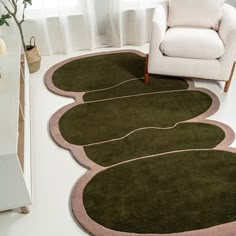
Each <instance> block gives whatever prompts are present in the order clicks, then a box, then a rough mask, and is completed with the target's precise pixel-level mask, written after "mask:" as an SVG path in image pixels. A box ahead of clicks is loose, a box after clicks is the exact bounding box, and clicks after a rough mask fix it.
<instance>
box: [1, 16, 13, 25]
mask: <svg viewBox="0 0 236 236" xmlns="http://www.w3.org/2000/svg"><path fill="white" fill-rule="evenodd" d="M10 18H11V15H10V14H2V15H1V16H0V26H2V25H4V24H5V25H7V26H9V23H8V20H9V19H10Z"/></svg>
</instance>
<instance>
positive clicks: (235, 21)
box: [218, 4, 236, 66]
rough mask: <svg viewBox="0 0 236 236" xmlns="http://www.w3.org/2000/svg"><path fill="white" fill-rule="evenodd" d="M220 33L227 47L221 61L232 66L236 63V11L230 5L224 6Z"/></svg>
mask: <svg viewBox="0 0 236 236" xmlns="http://www.w3.org/2000/svg"><path fill="white" fill-rule="evenodd" d="M218 33H219V36H220V37H221V39H222V41H223V43H224V46H225V54H224V55H223V56H222V57H221V58H220V61H221V62H222V63H227V64H228V63H229V64H230V66H232V64H233V62H234V61H236V9H235V8H234V7H232V6H230V5H228V4H225V5H224V9H223V15H222V19H221V23H220V28H219V32H218Z"/></svg>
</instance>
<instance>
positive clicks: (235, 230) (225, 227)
mask: <svg viewBox="0 0 236 236" xmlns="http://www.w3.org/2000/svg"><path fill="white" fill-rule="evenodd" d="M127 52H131V53H135V54H137V55H140V56H142V57H145V56H146V54H143V53H142V52H139V51H136V50H118V51H109V52H101V53H92V54H87V55H83V56H79V57H74V58H70V59H68V60H65V61H62V62H59V63H58V64H56V65H54V66H53V67H51V68H50V69H49V70H48V71H47V73H46V74H45V83H46V86H47V88H48V89H49V90H50V91H52V92H53V93H55V94H58V95H61V96H65V97H71V98H74V99H75V102H74V103H72V104H69V105H67V106H65V107H63V108H61V109H60V110H58V111H57V112H56V113H55V114H54V115H53V116H52V118H51V119H50V122H49V130H50V134H51V136H52V138H53V139H54V141H55V142H56V143H57V144H58V145H59V146H60V147H62V148H64V149H67V150H69V151H70V152H71V153H72V155H73V157H74V158H75V159H76V160H77V162H78V163H79V164H81V165H82V166H84V167H86V168H87V169H88V171H87V173H86V174H85V175H84V176H82V177H81V178H80V179H79V180H78V182H77V183H76V184H75V186H74V188H73V190H72V193H71V206H72V211H73V214H74V216H75V218H76V220H77V221H78V222H79V223H80V224H81V225H82V226H83V227H84V229H85V230H86V231H87V232H89V233H90V234H92V235H95V236H163V235H171V236H209V235H214V236H233V235H235V234H236V222H231V223H227V224H222V225H218V226H214V227H210V228H207V229H200V230H194V231H188V232H181V233H172V234H136V233H126V232H119V231H114V230H111V229H108V228H106V227H104V226H102V225H100V224H98V223H97V222H95V221H93V220H92V219H91V218H90V217H89V216H88V215H87V212H86V210H85V208H84V205H83V190H84V188H85V186H86V185H87V183H88V182H89V181H90V180H91V179H92V178H93V177H94V176H95V175H96V174H97V173H99V172H100V171H102V170H105V169H108V168H111V167H102V166H99V165H97V164H96V163H94V162H92V161H91V160H90V159H89V158H88V157H87V156H86V154H85V152H84V149H83V147H82V146H78V145H73V144H70V143H68V142H67V141H66V140H65V139H64V138H63V137H62V135H61V133H60V130H59V127H58V123H59V120H60V118H61V116H62V115H63V114H64V113H65V112H67V111H68V110H70V109H71V108H73V107H75V106H77V105H79V104H81V103H83V95H84V93H77V92H66V91H63V90H60V89H58V88H57V87H55V86H54V84H53V83H52V75H53V73H54V72H55V71H56V70H57V69H58V68H60V67H61V66H63V65H65V64H66V63H68V62H71V61H74V60H77V59H81V58H88V57H91V56H97V55H106V54H115V53H127ZM187 81H188V83H189V88H188V90H195V91H200V92H204V93H206V94H208V95H209V96H210V97H211V98H212V101H213V103H212V106H211V107H210V108H209V109H208V111H206V112H205V113H203V114H201V115H200V116H198V117H195V118H194V119H191V120H188V121H184V122H201V123H207V124H213V125H216V126H218V127H220V128H222V129H223V130H224V132H225V139H224V140H223V141H222V142H221V143H220V144H219V145H218V146H217V147H215V148H214V150H225V151H229V152H234V153H236V148H231V147H229V145H230V144H232V142H233V141H234V139H235V134H234V132H233V130H232V129H231V128H230V127H229V126H227V125H226V124H223V123H221V122H218V121H213V120H208V119H207V117H209V116H211V115H213V114H214V113H216V112H217V110H218V109H219V106H220V102H219V99H218V97H217V96H216V95H215V94H214V93H212V92H211V91H210V90H207V89H204V88H196V87H195V86H194V84H193V82H192V81H191V80H187ZM185 151H190V150H185ZM170 153H172V152H170ZM164 154H166V153H164ZM159 155H163V153H162V154H159ZM155 156H156V155H155ZM149 157H150V156H148V157H143V158H149ZM137 159H139V158H137ZM131 161H133V160H131ZM120 164H122V163H120Z"/></svg>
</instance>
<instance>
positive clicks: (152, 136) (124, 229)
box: [45, 51, 236, 236]
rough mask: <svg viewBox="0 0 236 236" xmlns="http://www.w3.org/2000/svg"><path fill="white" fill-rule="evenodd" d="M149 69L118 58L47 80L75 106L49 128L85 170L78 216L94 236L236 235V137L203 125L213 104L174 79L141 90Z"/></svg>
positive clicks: (154, 79) (75, 206)
mask: <svg viewBox="0 0 236 236" xmlns="http://www.w3.org/2000/svg"><path fill="white" fill-rule="evenodd" d="M144 64H145V55H144V54H142V53H140V52H137V51H117V52H110V53H102V54H91V55H86V56H81V57H77V58H72V59H69V60H66V61H63V62H61V63H59V64H57V65H55V66H53V67H52V68H51V69H50V70H49V71H48V72H47V73H46V76H45V81H46V85H47V87H48V88H49V89H50V90H51V91H52V92H54V93H56V94H59V95H62V96H67V97H72V98H74V99H75V102H74V103H72V104H70V105H68V106H65V107H63V108H62V109H60V110H59V111H58V112H56V113H55V114H54V115H53V117H52V118H51V120H50V132H51V135H52V137H53V139H54V140H55V141H56V143H58V144H59V145H60V146H61V147H63V148H65V149H68V150H69V151H71V153H72V154H73V156H74V158H75V159H76V160H77V161H78V162H79V163H80V164H81V165H83V166H85V167H86V168H88V171H87V173H86V174H85V175H84V176H83V177H82V178H80V179H79V180H78V182H77V184H76V185H75V186H74V189H73V191H72V195H71V206H72V210H73V213H74V216H75V218H76V219H77V220H78V222H79V223H80V224H81V225H82V226H83V227H84V228H85V229H86V230H87V231H88V232H89V233H91V234H92V235H96V236H98V235H99V236H100V235H101V236H105V235H109V236H110V235H112V236H128V235H130V236H131V235H132V236H133V235H153V236H154V235H156V236H157V235H163V234H165V235H169V234H171V235H183V236H184V235H185V236H187V235H193V236H200V235H201V236H204V235H214V236H226V235H227V236H230V235H232V236H233V235H236V149H234V148H230V147H229V146H230V144H231V143H232V142H233V140H234V133H233V131H232V130H231V129H230V128H229V127H228V126H226V125H225V124H222V123H220V122H216V121H213V120H209V119H207V117H209V116H211V115H212V114H214V113H215V112H216V111H217V110H218V108H219V100H218V98H217V96H216V95H215V94H213V93H212V92H210V91H209V90H206V89H199V88H195V87H194V85H193V83H192V82H191V81H189V80H184V79H180V78H175V77H168V76H151V80H150V83H149V84H148V85H144V83H143V75H144ZM68 171H69V170H68ZM68 197H69V196H68Z"/></svg>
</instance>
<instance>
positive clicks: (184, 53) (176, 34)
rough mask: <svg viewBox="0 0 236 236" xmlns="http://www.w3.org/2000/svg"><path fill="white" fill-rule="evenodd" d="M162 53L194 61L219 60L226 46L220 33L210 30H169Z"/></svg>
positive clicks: (179, 28) (175, 28) (186, 28)
mask: <svg viewBox="0 0 236 236" xmlns="http://www.w3.org/2000/svg"><path fill="white" fill-rule="evenodd" d="M160 50H161V52H162V53H163V54H164V55H166V56H169V57H180V58H193V59H206V60H211V59H217V58H220V57H221V56H222V55H223V54H224V52H225V48H224V44H223V42H222V40H221V38H220V37H219V35H218V33H217V32H216V31H214V30H212V29H208V28H198V27H172V28H169V29H168V30H167V32H166V34H165V37H164V39H163V41H162V42H161V45H160Z"/></svg>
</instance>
